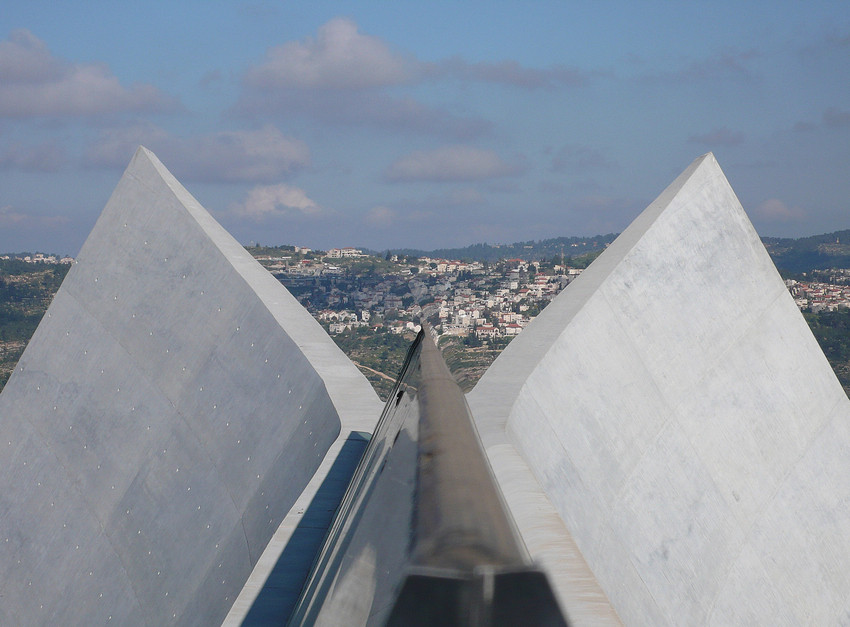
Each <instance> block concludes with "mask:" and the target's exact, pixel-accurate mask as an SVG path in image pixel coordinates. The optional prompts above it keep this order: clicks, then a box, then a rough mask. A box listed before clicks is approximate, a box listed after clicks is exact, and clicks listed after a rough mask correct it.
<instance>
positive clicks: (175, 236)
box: [0, 149, 380, 625]
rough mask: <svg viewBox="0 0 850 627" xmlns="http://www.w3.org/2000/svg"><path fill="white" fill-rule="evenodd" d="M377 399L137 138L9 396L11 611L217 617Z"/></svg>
mask: <svg viewBox="0 0 850 627" xmlns="http://www.w3.org/2000/svg"><path fill="white" fill-rule="evenodd" d="M342 399H344V400H345V403H341V402H340V401H341V400H342ZM343 405H344V407H343ZM379 407H380V405H379V403H378V399H377V397H376V396H375V394H374V392H373V391H372V390H371V388H370V387H369V385H368V382H367V381H366V380H365V379H364V378H363V377H362V376H361V375H360V374H359V373H358V372H357V370H356V368H355V367H354V366H353V365H352V364H351V363H350V362H349V361H348V360H347V359H346V358H345V356H344V355H343V354H342V353H341V352H340V351H339V350H338V349H336V347H335V346H334V345H333V343H332V341H331V340H330V339H329V338H328V337H327V335H326V334H325V333H324V331H323V330H322V329H321V327H320V326H319V325H318V324H317V323H315V321H313V319H312V318H311V317H310V316H309V314H308V313H307V312H306V311H305V310H304V309H303V308H302V307H301V306H300V305H299V304H298V302H297V301H296V300H295V299H294V298H292V297H291V296H290V295H289V294H288V293H287V292H286V290H285V289H284V288H283V287H282V286H281V285H280V284H279V283H278V282H277V281H276V280H275V279H274V278H273V277H271V276H270V275H269V274H268V273H267V272H266V271H265V270H264V269H263V268H262V267H260V266H259V264H257V263H256V262H255V261H254V260H253V259H252V258H251V257H250V255H248V253H247V252H246V251H244V249H242V247H241V246H240V245H239V244H238V243H237V242H236V241H235V240H233V238H232V237H230V236H229V235H228V234H227V233H226V232H225V231H224V230H223V229H222V228H221V227H220V226H219V225H218V224H216V223H215V221H214V220H213V219H212V218H211V217H210V216H209V214H207V213H206V211H204V210H203V208H202V207H201V206H200V205H199V204H198V203H197V201H195V200H194V198H192V197H191V196H190V195H189V194H188V192H186V190H185V189H183V188H182V186H180V184H179V183H178V182H177V181H176V180H175V179H174V178H173V177H172V176H171V175H170V174H169V173H168V172H167V170H165V168H164V167H163V166H162V164H161V163H159V161H158V160H157V159H156V157H155V156H153V155H152V154H151V153H149V152H148V151H146V150H144V149H139V151H138V152H137V153H136V155H135V157H134V159H133V161H132V163H131V164H130V166H129V167H128V169H127V171H126V172H125V174H124V176H123V177H122V179H121V181H120V182H119V184H118V187H117V188H116V190H115V192H114V194H113V195H112V197H111V199H110V201H109V203H108V204H107V206H106V208H105V209H104V211H103V214H102V216H101V217H100V219H99V220H98V222H97V224H96V226H95V228H94V230H93V232H92V233H91V235H90V237H89V239H88V240H87V242H86V244H85V246H84V247H83V250H82V251H81V253H80V255H79V258H78V262H77V264H76V265H75V266H74V267H73V268H72V269H71V271H70V272H69V274H68V277H67V279H66V280H65V282H64V283H63V285H62V287H61V289H60V290H59V292H58V293H57V295H56V298H55V300H54V301H53V303H52V305H51V306H50V308H49V310H48V312H47V314H46V316H45V318H44V320H43V322H42V324H41V325H40V326H39V328H38V330H37V331H36V333H35V335H34V336H33V338H32V341H31V342H30V344H29V346H28V347H27V349H26V352H25V353H24V355H23V357H22V359H21V361H20V364H19V366H18V368H17V370H16V372H15V373H14V375H13V376H12V377H11V379H10V380H9V383H8V384H7V386H6V388H5V389H4V391H3V394H2V395H0V434H2V438H3V447H2V450H0V459H2V462H3V469H4V470H3V473H0V594H2V603H0V624H4V625H6V624H8V625H12V624H68V625H71V624H79V625H91V624H107V623H108V622H114V623H115V624H150V625H165V624H216V623H217V622H221V620H222V619H223V618H224V616H225V614H226V613H227V611H228V609H229V608H230V606H231V605H232V603H233V601H234V599H235V598H236V596H237V594H238V593H239V591H240V589H241V588H242V585H243V583H244V581H245V580H246V578H247V577H248V575H249V574H250V572H251V569H252V567H253V566H254V564H255V563H256V561H257V558H258V557H259V555H260V554H261V553H262V551H263V549H264V548H265V546H266V543H267V542H268V541H269V538H270V537H271V536H272V534H273V533H274V531H275V530H276V529H277V527H278V525H279V524H280V522H281V520H282V519H283V518H284V516H285V515H286V514H287V512H288V511H289V509H290V506H291V505H292V504H293V502H294V501H295V500H296V498H297V497H298V496H299V495H300V494H301V493H302V491H303V490H304V487H305V486H306V485H307V483H308V481H309V480H310V478H311V476H312V474H313V472H314V471H315V470H316V468H317V467H318V466H319V464H320V462H321V461H322V459H323V457H324V455H325V452H326V451H327V450H328V448H329V447H330V446H331V445H332V443H333V442H334V441H335V440H336V439H337V437H338V436H340V437H345V436H346V435H347V434H346V433H342V434H341V431H342V430H343V428H348V426H349V425H350V423H351V422H352V420H353V421H355V422H357V421H358V420H360V421H362V422H364V423H366V424H368V423H369V421H371V423H372V424H374V421H375V420H376V419H377V412H378V411H379V409H378V408H379Z"/></svg>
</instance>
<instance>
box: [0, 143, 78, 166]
mask: <svg viewBox="0 0 850 627" xmlns="http://www.w3.org/2000/svg"><path fill="white" fill-rule="evenodd" d="M64 164H65V151H64V150H63V149H62V147H61V146H59V145H58V144H57V143H56V142H55V141H50V142H44V143H41V144H38V145H35V146H25V145H23V144H20V143H15V144H12V145H11V146H7V147H5V148H4V149H2V150H0V169H4V170H5V169H17V170H27V171H33V172H55V171H56V170H58V169H59V168H60V167H62V166H63V165H64Z"/></svg>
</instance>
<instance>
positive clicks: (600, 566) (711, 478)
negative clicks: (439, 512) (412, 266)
mask: <svg viewBox="0 0 850 627" xmlns="http://www.w3.org/2000/svg"><path fill="white" fill-rule="evenodd" d="M469 401H470V406H471V407H472V410H473V413H474V415H475V417H476V420H477V422H478V425H479V429H480V430H481V432H482V434H487V438H488V439H489V443H490V444H489V448H488V451H489V450H493V451H496V450H498V451H499V452H500V455H503V454H504V453H503V451H504V449H505V447H506V446H510V445H512V446H514V447H515V450H517V451H518V453H519V455H520V456H521V458H522V459H523V460H524V462H525V463H526V464H527V465H528V467H529V468H530V469H531V471H532V472H533V474H534V476H535V478H536V481H537V485H538V488H539V489H540V490H541V491H542V492H543V493H544V494H545V497H546V499H547V500H548V501H549V502H550V503H551V504H552V505H553V506H554V507H555V509H556V510H557V511H558V513H559V515H560V517H561V519H562V520H563V522H564V524H565V527H566V528H567V529H568V530H569V534H570V535H571V536H572V538H573V539H574V541H575V543H576V545H577V547H578V549H579V550H580V553H581V556H582V557H583V558H584V559H585V560H586V564H587V566H588V568H589V570H590V571H591V572H592V574H593V577H594V578H595V580H596V582H598V584H599V585H600V587H601V589H602V590H603V591H604V593H605V595H607V597H608V599H610V602H611V604H612V606H613V608H614V610H615V611H616V612H617V614H619V616H620V617H621V618H622V619H623V620H624V622H626V623H638V624H641V623H646V622H651V623H652V624H665V623H666V624H682V623H683V622H684V623H689V624H694V623H709V622H713V623H715V624H750V623H751V622H753V619H754V618H755V622H759V623H768V622H770V623H774V622H776V621H778V622H780V623H786V624H792V623H799V622H805V623H820V624H823V623H834V622H838V621H840V620H842V617H844V616H845V613H846V612H847V611H848V609H850V606H848V603H850V602H848V601H847V599H848V598H850V581H848V580H847V577H846V576H845V574H844V572H845V571H846V569H845V568H843V567H842V564H843V565H846V564H847V563H848V562H847V559H850V557H847V552H848V549H849V548H850V541H848V539H847V538H850V535H848V533H847V532H848V530H847V529H845V528H844V527H846V525H845V524H844V521H846V520H850V506H848V505H847V503H848V500H847V498H846V497H847V494H848V487H847V485H846V481H845V480H844V479H843V478H842V474H841V468H842V467H843V461H842V460H844V459H846V450H844V449H845V448H846V447H847V445H848V443H850V436H848V434H847V433H844V432H843V431H842V429H843V428H844V425H846V423H847V420H848V418H850V402H848V400H847V398H846V396H845V395H844V393H843V390H842V389H841V387H840V385H839V384H838V382H837V380H836V379H835V376H834V374H833V373H832V371H831V369H830V367H829V365H828V363H827V361H826V359H825V358H824V356H823V354H822V353H821V351H820V349H819V347H818V346H817V343H816V341H815V340H814V338H813V337H812V335H811V333H810V331H809V330H808V328H807V326H806V324H805V322H804V320H803V319H802V316H801V315H800V314H799V312H798V311H797V308H796V306H795V305H794V303H793V301H792V299H791V298H790V296H789V295H788V293H787V290H786V289H785V286H784V284H783V282H782V280H781V279H780V277H779V275H778V273H777V272H776V270H775V268H774V267H773V265H772V263H771V261H770V258H769V256H768V255H767V252H766V251H765V250H764V247H763V246H762V245H761V243H760V241H759V238H758V236H757V234H756V233H755V230H754V229H753V228H752V226H751V225H750V223H749V221H748V219H747V217H746V214H745V213H744V211H743V209H742V208H741V206H740V203H739V202H738V200H737V198H735V195H734V193H733V192H732V189H731V187H730V186H729V184H728V182H727V181H726V179H725V177H724V176H723V173H722V171H721V170H720V168H719V166H718V165H717V162H716V161H715V159H714V157H713V156H712V155H710V154H709V155H706V156H704V157H701V158H699V159H697V160H696V161H695V162H694V163H693V164H691V166H690V167H689V168H688V169H687V170H686V171H685V172H684V173H683V174H682V175H681V176H680V177H678V178H677V179H676V181H674V182H673V183H672V184H671V185H670V187H668V188H667V189H666V190H665V191H664V192H663V193H662V194H661V195H660V196H659V198H658V199H656V201H655V202H654V203H652V204H651V205H650V206H649V207H648V208H647V209H646V211H644V212H643V213H642V214H641V215H640V216H639V217H638V218H637V219H636V220H635V222H634V223H633V224H632V225H631V226H630V227H629V228H628V229H627V230H626V231H625V232H624V233H623V234H622V235H621V236H620V237H619V238H618V239H617V240H616V241H615V242H614V243H612V245H611V246H610V247H609V248H608V250H606V251H605V252H604V253H603V254H602V255H601V256H600V257H599V258H598V259H597V260H596V261H595V262H594V263H593V264H592V265H591V266H590V267H589V268H588V269H587V270H586V271H585V272H584V273H583V274H582V275H581V276H580V277H579V279H578V280H576V281H575V282H574V283H572V284H571V285H570V286H568V287H567V289H565V290H564V291H563V292H562V294H561V295H560V296H559V297H558V298H556V299H555V301H554V302H553V303H552V304H551V305H550V306H549V307H547V308H546V309H545V310H544V311H543V312H542V314H541V315H540V316H539V317H538V318H537V319H536V320H535V321H533V322H532V323H531V324H530V325H529V327H528V328H527V329H526V330H525V331H523V333H522V334H521V335H520V336H519V337H518V338H516V339H515V340H514V341H513V342H512V343H511V344H510V345H509V346H508V348H507V349H506V350H505V351H504V352H503V353H502V355H500V357H499V358H498V359H497V360H496V361H495V362H494V364H493V365H492V366H491V368H490V370H488V372H487V373H485V375H484V376H483V377H482V379H481V381H480V382H479V384H478V385H477V386H476V388H475V389H474V390H473V391H472V392H471V393H470V395H469ZM827 432H829V433H830V435H829V436H826V435H824V434H825V433H827ZM491 461H493V463H494V467H496V466H498V461H496V460H495V456H494V455H491ZM496 471H497V474H498V469H497V470H496ZM506 497H507V500H508V502H509V503H517V502H519V501H518V497H517V496H516V495H512V494H510V491H507V493H506ZM811 512H816V514H814V515H813V514H812V513H811ZM521 531H523V529H522V526H521ZM523 535H524V537H530V535H529V533H528V532H525V531H524V532H523ZM540 542H541V544H544V542H543V541H540ZM529 549H530V551H531V552H532V555H534V554H535V549H533V548H531V547H529ZM778 565H781V566H778ZM553 582H554V584H555V585H556V587H559V588H560V593H561V594H562V595H567V594H568V590H569V586H570V582H569V581H568V580H566V579H560V580H559V579H558V578H555V579H554V580H553ZM733 582H734V583H733ZM775 598H781V599H783V600H784V601H783V603H780V604H775V603H772V600H773V599H775ZM751 600H752V601H753V603H750V601H751ZM565 605H566V606H567V607H569V604H565ZM736 608H738V609H737V610H736ZM648 619H649V620H648ZM590 622H592V621H590Z"/></svg>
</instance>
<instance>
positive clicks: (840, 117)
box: [823, 107, 850, 128]
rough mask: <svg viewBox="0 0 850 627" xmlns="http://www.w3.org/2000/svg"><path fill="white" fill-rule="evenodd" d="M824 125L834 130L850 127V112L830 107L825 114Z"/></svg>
mask: <svg viewBox="0 0 850 627" xmlns="http://www.w3.org/2000/svg"><path fill="white" fill-rule="evenodd" d="M823 123H824V124H826V125H827V126H829V127H832V128H839V127H842V126H850V110H847V109H838V108H837V107H829V108H828V109H827V110H826V111H824V112H823Z"/></svg>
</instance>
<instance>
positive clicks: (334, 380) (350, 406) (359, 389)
mask: <svg viewBox="0 0 850 627" xmlns="http://www.w3.org/2000/svg"><path fill="white" fill-rule="evenodd" d="M139 155H144V156H145V157H146V158H147V159H148V160H149V161H150V162H151V165H152V166H153V167H154V168H156V170H157V172H158V173H159V174H160V176H161V177H162V178H163V180H165V181H166V183H167V184H168V186H169V187H170V188H171V189H172V191H173V192H174V194H175V196H177V198H179V199H180V202H182V203H183V205H184V206H185V207H186V209H187V210H188V211H189V213H190V214H191V215H192V217H194V218H195V220H196V221H197V223H198V224H199V225H200V226H201V228H202V229H203V230H204V232H205V233H206V234H207V236H208V237H209V238H210V241H212V242H213V243H214V244H215V245H216V246H217V247H218V248H219V250H220V251H221V253H222V254H223V255H224V256H225V257H226V258H227V259H228V261H229V262H230V263H231V264H232V265H233V268H234V269H235V270H236V271H237V272H238V273H239V274H240V275H241V276H242V277H243V279H244V280H245V282H246V283H248V285H250V286H251V289H252V290H253V291H254V293H255V294H256V295H257V296H258V297H259V298H260V300H261V301H262V302H263V303H265V305H266V307H268V309H269V311H270V312H271V313H272V315H274V317H275V319H276V320H277V321H278V322H279V323H280V325H281V327H282V328H285V329H286V332H287V334H288V335H289V336H290V337H291V338H292V339H293V340H294V341H295V343H296V344H297V345H298V347H299V348H300V349H301V351H302V352H303V353H304V355H305V356H306V357H307V359H308V360H309V361H310V364H311V365H312V366H313V368H314V369H315V370H316V372H317V373H319V375H320V376H321V377H322V380H323V381H324V382H325V386H326V388H327V391H328V395H329V396H330V397H331V400H332V401H333V402H334V405H335V406H336V407H337V409H338V411H339V415H340V419H341V420H342V423H343V427H342V430H343V432H344V433H343V435H342V437H343V439H344V438H345V437H347V431H370V432H371V430H372V429H373V428H374V426H375V423H376V422H377V420H378V417H379V416H380V413H381V408H382V407H383V403H381V400H380V399H379V398H378V395H377V394H376V393H375V390H374V389H373V388H372V386H371V385H370V384H369V382H368V380H367V379H366V378H365V377H364V376H363V375H362V373H361V372H360V371H359V370H358V369H357V366H355V365H354V364H353V363H352V362H351V360H350V359H349V358H348V357H347V356H346V355H345V353H343V352H342V350H340V348H339V347H338V346H337V345H336V344H335V343H334V341H333V340H332V339H331V338H330V336H328V334H327V333H326V332H325V330H324V329H323V328H322V326H321V325H320V324H319V323H318V322H317V321H316V319H315V318H313V316H311V315H310V314H309V313H308V312H307V311H306V310H305V309H304V307H303V306H302V305H301V303H299V302H298V300H297V299H296V298H295V297H294V296H292V294H290V293H289V291H287V290H286V289H285V288H283V286H282V285H281V284H280V282H279V281H278V280H277V279H275V278H274V277H273V276H272V275H271V273H269V272H268V271H267V270H266V269H265V268H263V266H262V265H260V264H259V263H258V262H257V260H256V259H254V258H253V257H252V256H251V254H250V253H249V252H248V251H247V250H245V248H244V247H243V246H242V244H240V243H239V242H238V241H237V240H236V239H235V238H234V237H233V236H232V235H231V234H230V233H228V232H227V231H226V230H225V229H224V227H223V226H221V225H220V224H219V223H218V222H217V221H216V220H215V219H214V218H213V217H212V215H210V213H209V212H208V211H207V210H206V209H204V208H203V207H202V206H201V205H200V203H199V202H198V201H197V200H195V198H194V197H193V196H192V195H191V194H190V193H189V192H188V191H187V190H186V188H185V187H183V185H182V184H181V183H180V182H179V181H178V180H177V179H176V178H175V177H174V175H172V174H171V172H169V171H168V169H167V168H166V167H165V166H164V165H163V164H162V162H161V161H160V160H159V159H158V158H157V157H156V155H155V154H154V153H152V152H151V151H150V150H148V149H147V148H145V147H143V146H140V147H139V148H138V150H137V152H136V156H134V157H133V158H134V159H136V158H137V157H138V156H139Z"/></svg>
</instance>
